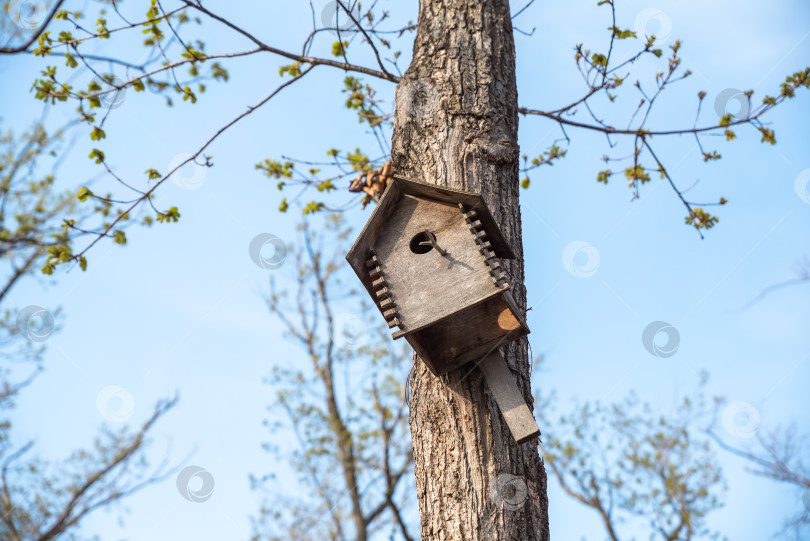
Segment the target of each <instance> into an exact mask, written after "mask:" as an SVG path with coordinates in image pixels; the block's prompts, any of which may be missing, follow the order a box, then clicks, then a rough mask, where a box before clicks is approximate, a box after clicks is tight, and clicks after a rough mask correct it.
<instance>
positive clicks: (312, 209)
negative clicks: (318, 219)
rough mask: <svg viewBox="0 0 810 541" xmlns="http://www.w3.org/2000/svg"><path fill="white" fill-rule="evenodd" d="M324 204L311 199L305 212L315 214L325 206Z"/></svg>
mask: <svg viewBox="0 0 810 541" xmlns="http://www.w3.org/2000/svg"><path fill="white" fill-rule="evenodd" d="M324 206H325V205H324V204H323V203H321V202H319V201H310V202H309V203H307V206H305V207H304V214H315V213H316V212H318V211H319V210H322V209H323V208H324Z"/></svg>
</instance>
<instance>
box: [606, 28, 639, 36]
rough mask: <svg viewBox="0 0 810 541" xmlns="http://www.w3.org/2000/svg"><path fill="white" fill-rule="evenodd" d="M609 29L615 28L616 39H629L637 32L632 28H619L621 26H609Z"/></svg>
mask: <svg viewBox="0 0 810 541" xmlns="http://www.w3.org/2000/svg"><path fill="white" fill-rule="evenodd" d="M608 30H613V37H615V38H616V39H627V38H634V37H636V33H635V32H633V31H632V30H619V28H618V27H616V26H614V27H612V28H608Z"/></svg>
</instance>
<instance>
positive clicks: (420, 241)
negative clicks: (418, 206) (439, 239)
mask: <svg viewBox="0 0 810 541" xmlns="http://www.w3.org/2000/svg"><path fill="white" fill-rule="evenodd" d="M433 238H434V239H435V238H436V234H435V233H434V234H433ZM432 249H433V243H432V242H431V241H430V237H429V236H428V233H427V231H422V232H421V233H417V234H416V235H414V236H413V238H412V239H411V252H413V253H415V254H426V253H428V252H429V251H431V250H432Z"/></svg>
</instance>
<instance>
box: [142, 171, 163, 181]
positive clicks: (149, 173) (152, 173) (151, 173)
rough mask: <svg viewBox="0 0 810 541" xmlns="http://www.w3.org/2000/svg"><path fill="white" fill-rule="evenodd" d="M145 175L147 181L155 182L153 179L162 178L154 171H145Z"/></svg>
mask: <svg viewBox="0 0 810 541" xmlns="http://www.w3.org/2000/svg"><path fill="white" fill-rule="evenodd" d="M145 173H146V175H147V176H148V177H149V180H155V179H157V178H160V177H161V176H162V175H161V174H160V173H158V172H157V170H155V169H147V170H146V171H145Z"/></svg>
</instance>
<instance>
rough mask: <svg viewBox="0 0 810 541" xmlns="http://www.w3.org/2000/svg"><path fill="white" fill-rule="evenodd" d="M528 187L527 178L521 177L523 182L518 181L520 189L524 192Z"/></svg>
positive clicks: (529, 182)
mask: <svg viewBox="0 0 810 541" xmlns="http://www.w3.org/2000/svg"><path fill="white" fill-rule="evenodd" d="M530 185H531V181H530V180H529V177H523V180H521V181H520V187H521V188H523V189H524V190H527V189H528V188H529V186H530Z"/></svg>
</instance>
